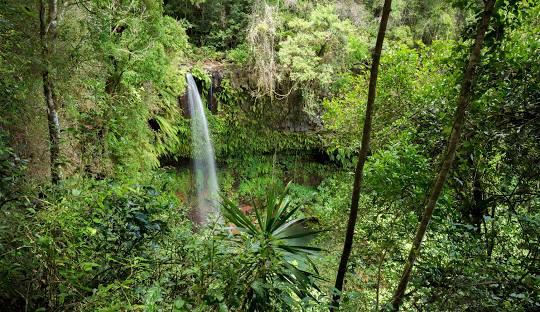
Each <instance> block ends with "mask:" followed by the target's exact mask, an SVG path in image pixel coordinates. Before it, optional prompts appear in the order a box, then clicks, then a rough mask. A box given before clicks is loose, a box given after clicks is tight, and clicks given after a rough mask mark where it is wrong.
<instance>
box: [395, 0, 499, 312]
mask: <svg viewBox="0 0 540 312" xmlns="http://www.w3.org/2000/svg"><path fill="white" fill-rule="evenodd" d="M495 1H496V0H486V1H484V14H483V16H482V19H481V20H480V23H479V24H478V28H477V32H476V39H475V41H474V46H473V48H472V51H471V54H470V57H469V63H468V65H467V68H466V69H465V72H464V74H463V84H462V86H461V90H460V94H459V100H458V107H457V110H456V113H455V116H454V124H453V126H452V132H451V134H450V138H449V140H448V146H447V149H446V155H445V157H444V160H443V162H442V165H441V168H440V170H439V173H438V174H437V177H436V178H435V181H434V183H433V186H432V189H431V192H430V194H429V196H428V198H427V200H426V201H425V202H426V204H425V207H424V213H423V215H422V220H421V221H420V223H419V224H418V228H417V230H416V235H415V238H414V241H413V245H412V247H411V250H410V252H409V257H408V259H407V262H406V263H405V267H404V269H403V273H402V275H401V279H400V281H399V284H398V286H397V288H396V290H395V292H394V295H393V298H392V310H393V311H398V310H399V307H400V305H401V302H402V300H403V295H404V293H405V289H406V288H407V284H408V283H409V278H410V275H411V271H412V268H413V266H414V262H415V261H416V258H417V257H418V254H419V253H420V248H421V245H422V240H423V239H424V236H425V234H426V231H427V227H428V224H429V221H430V220H431V216H432V215H433V210H434V209H435V205H436V204H437V200H438V198H439V196H440V194H441V192H442V189H443V187H444V184H445V182H446V178H447V176H448V172H449V171H450V168H451V167H452V163H453V161H454V157H455V155H456V150H457V146H458V143H459V138H460V135H461V129H462V127H463V123H464V120H465V112H466V110H467V107H468V106H469V103H470V96H471V90H472V84H473V79H474V76H475V69H476V67H477V65H478V63H479V61H480V52H481V50H482V44H483V41H484V36H485V34H486V31H487V29H488V26H489V19H490V17H491V15H492V13H493V8H494V6H495Z"/></svg>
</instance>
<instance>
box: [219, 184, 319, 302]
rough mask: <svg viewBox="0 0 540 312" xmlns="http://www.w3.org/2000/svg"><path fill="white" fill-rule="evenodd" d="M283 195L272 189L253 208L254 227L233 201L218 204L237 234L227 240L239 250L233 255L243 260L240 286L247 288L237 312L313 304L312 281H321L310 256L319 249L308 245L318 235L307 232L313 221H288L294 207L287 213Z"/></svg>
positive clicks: (286, 201)
mask: <svg viewBox="0 0 540 312" xmlns="http://www.w3.org/2000/svg"><path fill="white" fill-rule="evenodd" d="M286 192H287V189H285V191H283V192H282V193H277V191H275V190H271V191H270V192H269V194H268V197H267V200H266V202H265V205H264V206H263V207H257V206H255V207H254V212H255V216H256V223H253V221H252V220H251V218H250V217H248V216H247V215H245V214H244V213H242V212H241V211H240V209H239V208H238V206H237V205H236V204H234V203H233V202H232V201H229V200H227V199H225V200H224V202H223V206H222V211H223V215H224V217H225V218H226V219H227V220H229V221H230V222H232V224H233V225H234V226H233V228H232V229H233V230H238V231H240V234H239V235H238V236H239V237H234V236H233V238H232V240H233V241H234V242H235V243H237V244H238V245H239V248H238V251H237V252H236V255H237V256H240V255H241V256H242V258H243V259H242V260H241V261H242V263H243V266H242V270H241V271H242V272H243V273H242V274H241V276H240V282H242V283H243V284H244V285H246V287H247V288H248V291H247V295H246V297H245V299H244V302H243V303H242V307H243V308H242V309H246V310H249V311H269V310H278V309H279V308H282V309H285V310H288V309H291V308H292V307H294V306H296V305H298V303H295V301H296V300H298V299H301V300H304V299H305V298H308V297H311V298H313V299H315V296H316V294H315V293H314V291H319V289H318V287H317V285H316V284H315V281H316V279H318V278H320V277H319V276H318V271H317V268H316V267H315V265H314V264H313V262H312V260H311V259H310V255H312V254H314V253H315V252H317V251H320V248H317V247H310V246H308V245H307V243H308V242H309V241H310V240H311V239H312V238H313V237H314V236H315V235H316V234H318V233H320V231H316V230H310V229H309V227H310V225H309V223H310V222H313V220H310V219H308V218H299V219H291V218H292V217H293V216H294V214H295V212H296V211H297V210H298V209H299V207H297V208H293V209H289V204H290V200H289V198H288V197H287V196H286ZM293 294H294V295H296V298H297V299H295V297H293ZM287 307H288V308H287Z"/></svg>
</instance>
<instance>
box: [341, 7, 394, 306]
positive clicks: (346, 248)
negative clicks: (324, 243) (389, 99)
mask: <svg viewBox="0 0 540 312" xmlns="http://www.w3.org/2000/svg"><path fill="white" fill-rule="evenodd" d="M391 6H392V0H385V1H384V7H383V12H382V16H381V23H380V25H379V33H378V34H377V42H376V44H375V50H374V51H373V61H372V64H371V73H370V77H369V90H368V98H367V107H366V119H365V121H364V129H363V133H362V146H361V148H360V152H359V154H358V163H357V165H356V170H355V174H354V185H353V191H352V196H351V210H350V213H349V221H348V224H347V233H346V234H345V242H344V244H343V252H342V254H341V260H340V262H339V268H338V272H337V276H336V284H335V288H336V290H337V293H335V294H334V296H333V298H332V306H331V307H330V310H331V311H333V310H334V309H335V308H338V307H339V299H340V293H341V291H342V289H343V281H344V280H345V273H346V272H347V263H348V262H349V257H350V255H351V248H352V244H353V238H354V227H355V225H356V218H357V217H358V201H359V199H360V190H361V188H362V180H363V174H364V164H365V163H366V159H367V155H368V151H369V141H370V136H371V121H372V119H373V110H374V104H375V94H376V88H377V76H378V74H379V62H380V59H381V51H382V46H383V41H384V34H385V32H386V25H387V24H388V17H389V15H390V9H391Z"/></svg>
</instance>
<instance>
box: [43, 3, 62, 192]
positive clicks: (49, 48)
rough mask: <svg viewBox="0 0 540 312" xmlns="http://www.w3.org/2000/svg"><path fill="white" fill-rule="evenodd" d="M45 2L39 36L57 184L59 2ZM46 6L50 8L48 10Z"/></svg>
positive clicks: (52, 176) (53, 179)
mask: <svg viewBox="0 0 540 312" xmlns="http://www.w3.org/2000/svg"><path fill="white" fill-rule="evenodd" d="M44 2H45V0H41V1H40V7H39V34H40V39H41V54H42V58H43V63H44V64H43V69H42V71H41V76H42V79H43V95H44V97H45V104H46V105H47V120H48V126H49V153H50V162H51V180H52V182H53V183H54V184H56V183H58V181H59V180H60V160H59V158H60V120H59V118H58V111H57V99H56V95H55V91H54V89H55V88H54V83H53V80H52V78H51V75H50V72H49V69H50V66H51V58H52V56H53V45H54V42H55V40H56V33H57V32H56V27H57V24H58V20H57V17H58V1H57V0H49V3H48V5H46V4H45V3H44ZM46 6H48V10H47V8H46ZM47 11H48V12H47ZM47 13H48V14H47ZM47 15H48V18H47Z"/></svg>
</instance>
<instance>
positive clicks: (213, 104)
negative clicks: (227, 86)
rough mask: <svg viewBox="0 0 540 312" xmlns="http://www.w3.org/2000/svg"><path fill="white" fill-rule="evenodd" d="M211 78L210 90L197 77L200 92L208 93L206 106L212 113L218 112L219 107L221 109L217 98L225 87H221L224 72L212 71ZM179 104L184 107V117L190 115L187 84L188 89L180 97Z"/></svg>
mask: <svg viewBox="0 0 540 312" xmlns="http://www.w3.org/2000/svg"><path fill="white" fill-rule="evenodd" d="M210 80H211V84H210V86H209V87H208V88H207V89H208V90H204V86H203V83H202V81H200V80H198V79H197V78H195V81H196V83H197V88H198V89H199V92H200V93H201V94H204V93H207V98H206V103H205V104H206V107H207V108H208V110H210V112H212V114H217V113H218V109H219V101H218V100H217V97H216V94H218V93H219V92H221V91H222V90H223V88H222V87H221V81H222V80H223V74H222V73H221V72H219V71H214V72H210ZM178 106H179V107H180V108H181V109H182V115H183V116H184V117H190V112H189V103H188V95H187V86H186V91H185V92H184V94H182V95H180V96H179V97H178Z"/></svg>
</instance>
